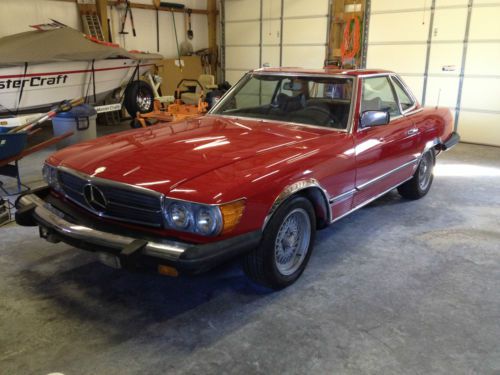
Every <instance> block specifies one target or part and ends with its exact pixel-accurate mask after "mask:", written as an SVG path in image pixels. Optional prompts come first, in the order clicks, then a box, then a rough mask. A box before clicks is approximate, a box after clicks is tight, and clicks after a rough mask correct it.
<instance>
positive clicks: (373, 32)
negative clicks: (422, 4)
mask: <svg viewBox="0 0 500 375" xmlns="http://www.w3.org/2000/svg"><path fill="white" fill-rule="evenodd" d="M429 17H430V12H426V14H425V16H424V18H423V19H424V20H425V23H424V24H422V16H420V17H416V13H415V12H405V13H388V14H373V15H372V16H371V18H370V38H369V42H370V43H380V42H393V41H397V42H402V41H422V42H426V41H427V37H428V33H429ZM395 30H397V32H395Z"/></svg>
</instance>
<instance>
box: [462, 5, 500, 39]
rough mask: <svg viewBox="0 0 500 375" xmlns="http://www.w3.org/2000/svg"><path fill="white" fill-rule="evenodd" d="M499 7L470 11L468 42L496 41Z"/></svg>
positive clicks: (499, 29) (499, 32) (499, 33)
mask: <svg viewBox="0 0 500 375" xmlns="http://www.w3.org/2000/svg"><path fill="white" fill-rule="evenodd" d="M499 20H500V6H496V7H475V8H474V9H473V10H472V18H471V24H470V32H469V40H498V39H499V36H500V22H499Z"/></svg>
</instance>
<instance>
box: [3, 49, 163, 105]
mask: <svg viewBox="0 0 500 375" xmlns="http://www.w3.org/2000/svg"><path fill="white" fill-rule="evenodd" d="M137 65H139V75H141V74H143V73H145V72H146V71H148V70H149V69H151V68H152V67H153V66H154V64H153V63H152V62H150V61H137V60H132V59H108V60H96V61H94V64H93V67H92V62H91V61H70V62H60V63H48V64H36V65H28V67H27V69H26V71H25V67H24V66H16V67H6V68H0V113H7V112H25V111H27V110H34V109H39V108H44V107H48V106H51V105H52V104H55V103H59V102H61V101H62V100H66V99H73V98H77V97H85V98H88V99H89V100H88V101H89V102H90V103H93V102H94V94H95V101H96V102H99V101H101V100H102V99H104V98H105V96H106V95H108V94H109V93H111V92H112V91H114V90H115V89H117V88H119V87H121V86H122V85H124V84H126V83H127V82H128V81H129V80H130V79H131V77H132V75H133V74H134V73H135V74H137V73H136V67H137ZM94 81H95V84H94Z"/></svg>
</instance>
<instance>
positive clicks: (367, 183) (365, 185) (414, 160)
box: [356, 158, 419, 190]
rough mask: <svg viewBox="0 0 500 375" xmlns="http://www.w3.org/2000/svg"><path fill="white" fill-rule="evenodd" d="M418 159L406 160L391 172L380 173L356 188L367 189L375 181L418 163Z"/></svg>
mask: <svg viewBox="0 0 500 375" xmlns="http://www.w3.org/2000/svg"><path fill="white" fill-rule="evenodd" d="M418 161H419V158H415V159H413V160H410V161H409V162H406V163H404V164H403V165H400V166H399V167H397V168H394V169H392V170H390V171H389V172H386V173H384V174H382V175H380V176H378V177H375V178H373V179H371V180H369V181H367V182H365V183H363V184H361V185H359V186H356V189H357V190H363V189H366V188H367V187H368V186H370V185H373V184H374V183H376V182H378V181H380V180H382V179H384V178H386V177H388V176H390V175H391V174H393V173H396V172H398V171H400V170H401V169H403V168H406V167H408V166H409V165H412V164H416V163H417V162H418Z"/></svg>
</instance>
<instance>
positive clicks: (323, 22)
mask: <svg viewBox="0 0 500 375" xmlns="http://www.w3.org/2000/svg"><path fill="white" fill-rule="evenodd" d="M327 21H328V20H327V18H326V17H321V18H305V19H300V18H296V19H289V20H285V22H284V24H283V43H284V44H308V45H314V44H316V45H317V44H325V43H326V31H325V30H326V29H327V27H328V25H327ZM311 25H314V27H311Z"/></svg>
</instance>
